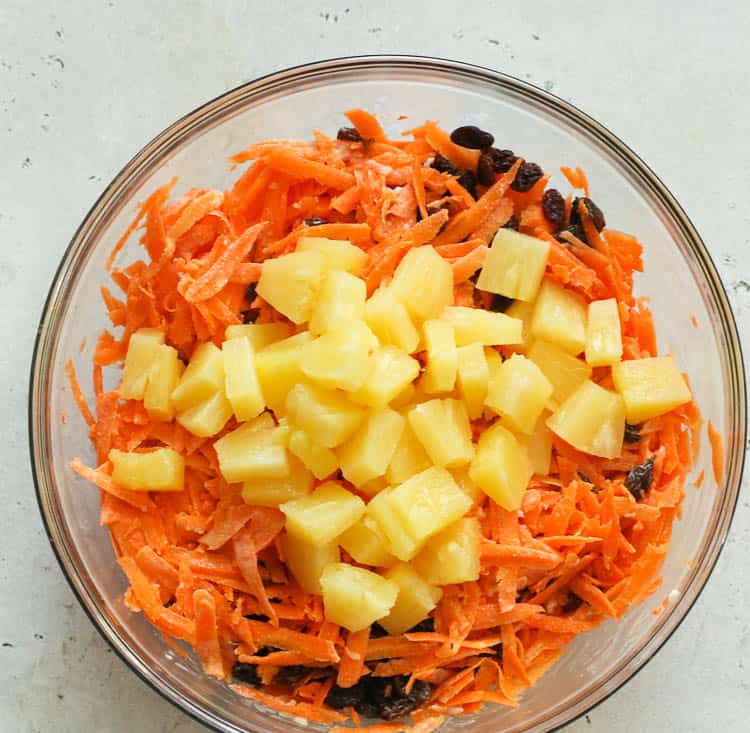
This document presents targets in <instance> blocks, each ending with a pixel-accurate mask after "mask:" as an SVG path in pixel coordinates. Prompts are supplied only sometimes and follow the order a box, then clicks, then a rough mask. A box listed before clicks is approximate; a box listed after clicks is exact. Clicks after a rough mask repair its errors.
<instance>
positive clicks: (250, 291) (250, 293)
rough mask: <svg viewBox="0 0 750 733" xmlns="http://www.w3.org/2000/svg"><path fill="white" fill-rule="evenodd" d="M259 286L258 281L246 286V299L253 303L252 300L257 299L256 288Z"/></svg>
mask: <svg viewBox="0 0 750 733" xmlns="http://www.w3.org/2000/svg"><path fill="white" fill-rule="evenodd" d="M257 287H258V283H250V284H249V285H248V286H247V287H246V288H245V300H246V301H247V302H248V303H250V304H251V305H252V302H253V301H254V300H255V296H256V293H255V290H256V288H257Z"/></svg>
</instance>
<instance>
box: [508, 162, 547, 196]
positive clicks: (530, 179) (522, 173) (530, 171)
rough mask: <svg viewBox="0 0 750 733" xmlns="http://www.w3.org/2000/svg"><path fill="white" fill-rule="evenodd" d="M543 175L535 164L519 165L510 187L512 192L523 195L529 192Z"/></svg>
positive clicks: (525, 163)
mask: <svg viewBox="0 0 750 733" xmlns="http://www.w3.org/2000/svg"><path fill="white" fill-rule="evenodd" d="M543 175H544V171H543V170H542V169H541V168H540V167H539V166H538V165H537V164H536V163H527V162H524V163H521V165H520V167H519V169H518V172H517V173H516V177H515V178H514V179H513V183H511V184H510V187H511V188H512V189H513V190H514V191H518V192H519V193H524V192H525V191H529V190H530V189H531V188H532V187H533V185H534V184H535V183H536V182H537V181H538V180H539V179H540V178H541V177H542V176H543Z"/></svg>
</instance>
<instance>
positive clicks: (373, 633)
mask: <svg viewBox="0 0 750 733" xmlns="http://www.w3.org/2000/svg"><path fill="white" fill-rule="evenodd" d="M383 636H388V632H387V631H386V630H385V629H384V628H383V627H382V626H381V625H380V624H379V623H374V624H373V625H372V626H371V627H370V638H371V639H380V638H381V637H383Z"/></svg>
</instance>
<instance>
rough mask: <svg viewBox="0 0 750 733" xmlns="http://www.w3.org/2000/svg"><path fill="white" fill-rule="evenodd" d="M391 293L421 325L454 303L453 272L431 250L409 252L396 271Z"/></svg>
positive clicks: (434, 251) (430, 248) (421, 249)
mask: <svg viewBox="0 0 750 733" xmlns="http://www.w3.org/2000/svg"><path fill="white" fill-rule="evenodd" d="M390 290H391V292H392V293H393V295H395V296H396V298H397V299H398V300H400V301H401V302H402V303H403V304H404V305H405V306H406V309H407V310H408V311H409V313H410V314H411V317H412V318H413V319H414V320H415V321H417V322H419V323H421V322H422V321H426V320H428V319H430V318H437V317H438V316H439V315H440V314H441V313H442V312H443V310H444V309H445V307H446V306H447V305H450V304H451V303H452V302H453V271H452V270H451V266H450V265H449V264H448V262H447V261H446V260H445V259H444V258H443V257H441V256H440V255H439V254H438V253H437V252H436V250H435V248H434V247H431V246H429V245H426V246H424V247H415V248H414V249H410V250H409V251H408V252H407V253H406V255H404V258H403V259H402V260H401V262H400V263H399V265H398V267H397V268H396V272H395V273H394V275H393V280H392V282H391V284H390Z"/></svg>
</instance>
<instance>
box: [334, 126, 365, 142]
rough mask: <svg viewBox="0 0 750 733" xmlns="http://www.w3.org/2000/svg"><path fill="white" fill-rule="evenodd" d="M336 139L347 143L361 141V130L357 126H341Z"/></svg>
mask: <svg viewBox="0 0 750 733" xmlns="http://www.w3.org/2000/svg"><path fill="white" fill-rule="evenodd" d="M336 139H337V140H343V141H344V142H347V143H361V142H362V135H360V134H359V130H358V129H357V128H356V127H339V131H338V132H337V133H336Z"/></svg>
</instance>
